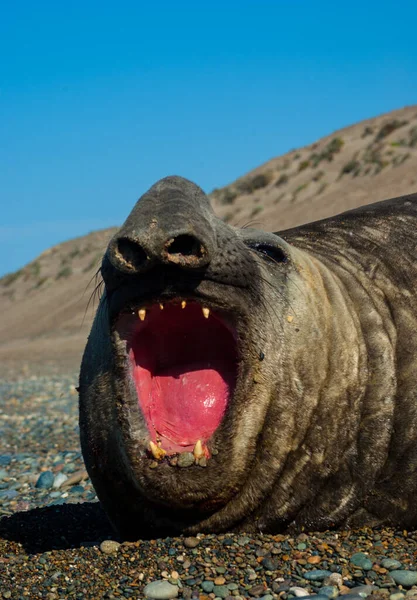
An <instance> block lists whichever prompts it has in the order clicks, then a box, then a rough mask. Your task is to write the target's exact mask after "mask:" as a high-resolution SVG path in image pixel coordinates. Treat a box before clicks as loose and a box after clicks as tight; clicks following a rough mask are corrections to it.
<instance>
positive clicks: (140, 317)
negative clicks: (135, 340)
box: [138, 300, 210, 321]
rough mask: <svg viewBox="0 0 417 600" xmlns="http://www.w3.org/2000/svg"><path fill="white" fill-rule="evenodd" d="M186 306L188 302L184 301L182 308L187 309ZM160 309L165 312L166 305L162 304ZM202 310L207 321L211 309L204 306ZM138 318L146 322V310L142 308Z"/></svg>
mask: <svg viewBox="0 0 417 600" xmlns="http://www.w3.org/2000/svg"><path fill="white" fill-rule="evenodd" d="M186 306H187V302H186V301H185V300H182V301H181V308H185V307H186ZM159 308H160V309H161V310H163V309H164V305H163V304H162V302H161V303H160V304H159ZM201 310H202V311H203V315H204V317H205V318H206V319H208V318H209V316H210V309H209V308H207V306H203V307H202V309H201ZM138 316H139V319H140V320H141V321H144V320H145V318H146V308H140V309H139V310H138Z"/></svg>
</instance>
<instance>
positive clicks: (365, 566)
mask: <svg viewBox="0 0 417 600" xmlns="http://www.w3.org/2000/svg"><path fill="white" fill-rule="evenodd" d="M350 562H351V563H352V565H355V567H359V569H362V570H363V571H369V570H370V569H372V561H371V560H370V559H369V556H368V555H367V554H365V553H364V552H356V553H355V554H352V556H351V557H350Z"/></svg>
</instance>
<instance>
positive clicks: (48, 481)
mask: <svg viewBox="0 0 417 600" xmlns="http://www.w3.org/2000/svg"><path fill="white" fill-rule="evenodd" d="M54 479H55V477H54V474H53V473H52V471H44V472H43V473H41V474H40V475H39V477H38V481H37V482H36V484H35V487H36V488H38V489H41V490H49V488H51V487H52V485H53V483H54Z"/></svg>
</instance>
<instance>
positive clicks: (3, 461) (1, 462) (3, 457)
mask: <svg viewBox="0 0 417 600" xmlns="http://www.w3.org/2000/svg"><path fill="white" fill-rule="evenodd" d="M11 462H12V457H11V456H10V454H0V467H7V466H8V465H10V463H11Z"/></svg>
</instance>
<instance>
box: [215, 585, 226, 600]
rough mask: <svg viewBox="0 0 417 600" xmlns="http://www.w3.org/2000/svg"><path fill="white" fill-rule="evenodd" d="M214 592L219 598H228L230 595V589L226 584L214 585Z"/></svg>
mask: <svg viewBox="0 0 417 600" xmlns="http://www.w3.org/2000/svg"><path fill="white" fill-rule="evenodd" d="M213 594H215V595H216V596H217V597H218V598H227V596H229V589H228V587H227V586H225V585H215V586H214V587H213Z"/></svg>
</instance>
